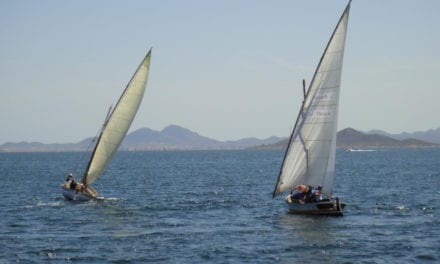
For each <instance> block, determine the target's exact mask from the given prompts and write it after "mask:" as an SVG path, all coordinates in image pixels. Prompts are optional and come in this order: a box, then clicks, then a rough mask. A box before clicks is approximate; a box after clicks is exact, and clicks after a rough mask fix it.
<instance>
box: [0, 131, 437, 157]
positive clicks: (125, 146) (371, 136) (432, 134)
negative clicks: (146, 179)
mask: <svg viewBox="0 0 440 264" xmlns="http://www.w3.org/2000/svg"><path fill="white" fill-rule="evenodd" d="M396 137H398V138H396ZM420 137H423V138H426V139H427V140H420V139H419V138H420ZM436 139H439V141H437V142H436ZM92 141H93V138H87V139H84V140H82V141H80V142H78V143H67V144H43V143H39V142H19V143H5V144H3V145H0V152H49V151H53V152H56V151H85V150H87V149H88V148H89V146H91V145H92V144H93V143H94V142H92ZM428 141H429V142H428ZM287 143H288V139H287V138H284V139H283V138H279V137H269V138H266V139H258V138H243V139H240V140H235V141H219V140H215V139H211V138H208V137H205V136H201V135H199V134H197V133H196V132H193V131H191V130H189V129H186V128H183V127H180V126H176V125H170V126H168V127H166V128H164V129H163V130H162V131H155V130H152V129H149V128H141V129H138V130H136V131H133V132H132V133H129V134H128V135H127V136H126V137H125V139H124V141H123V142H122V144H121V147H120V149H121V150H129V151H136V150H209V149H285V147H286V146H287ZM337 146H338V147H343V148H367V147H375V148H378V147H435V146H440V128H439V129H436V130H429V131H427V132H417V133H414V134H409V133H402V134H399V135H398V136H396V135H391V134H387V133H386V132H383V131H378V130H375V131H370V132H367V133H365V132H361V131H357V130H355V129H352V128H346V129H343V130H341V131H339V132H338V134H337Z"/></svg>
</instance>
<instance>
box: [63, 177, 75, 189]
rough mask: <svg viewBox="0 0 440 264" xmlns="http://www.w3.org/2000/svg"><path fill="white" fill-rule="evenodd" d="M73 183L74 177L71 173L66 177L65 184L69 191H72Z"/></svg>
mask: <svg viewBox="0 0 440 264" xmlns="http://www.w3.org/2000/svg"><path fill="white" fill-rule="evenodd" d="M72 182H73V175H72V173H69V174H68V175H67V177H66V181H65V182H64V187H65V188H67V189H70V188H71V186H72Z"/></svg>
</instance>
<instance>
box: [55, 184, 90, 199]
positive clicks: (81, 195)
mask: <svg viewBox="0 0 440 264" xmlns="http://www.w3.org/2000/svg"><path fill="white" fill-rule="evenodd" d="M61 189H62V193H63V196H64V198H66V199H67V200H72V201H89V200H91V199H94V198H96V197H97V195H98V192H96V190H94V189H93V190H92V189H91V188H90V187H87V189H86V190H87V191H85V192H78V191H76V190H72V189H69V188H66V187H64V186H62V187H61Z"/></svg>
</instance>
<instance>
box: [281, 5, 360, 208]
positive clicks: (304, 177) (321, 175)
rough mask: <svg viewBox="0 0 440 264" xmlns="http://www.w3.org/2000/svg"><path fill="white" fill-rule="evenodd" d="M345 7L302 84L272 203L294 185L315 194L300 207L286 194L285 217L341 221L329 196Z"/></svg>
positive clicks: (299, 202)
mask: <svg viewBox="0 0 440 264" xmlns="http://www.w3.org/2000/svg"><path fill="white" fill-rule="evenodd" d="M350 2H351V1H350ZM350 2H349V3H348V4H347V6H346V8H345V10H344V12H343V14H342V16H341V18H340V19H339V22H338V24H337V25H336V28H335V29H334V31H333V34H332V36H331V38H330V40H329V42H328V43H327V46H326V48H325V50H324V54H323V55H322V57H321V60H320V62H319V64H318V67H317V68H316V70H315V73H314V76H313V79H312V81H311V83H310V85H309V88H308V89H307V90H306V85H305V81H303V92H304V101H303V103H302V106H301V109H300V111H299V114H298V117H297V119H296V122H295V126H294V129H293V131H292V134H291V136H290V139H289V143H288V146H287V148H286V152H285V155H284V159H283V163H282V166H281V169H280V173H279V175H278V180H277V182H276V184H275V189H274V191H273V197H275V196H277V195H280V194H281V193H283V192H285V191H286V190H289V189H291V190H292V191H293V189H294V188H295V186H299V185H303V187H304V186H305V187H307V188H306V189H307V190H309V191H311V190H312V189H313V188H316V189H319V190H318V191H317V192H316V193H313V195H314V197H309V198H310V199H308V201H306V202H305V201H304V200H298V199H295V198H294V197H295V196H293V195H291V194H289V195H288V196H287V197H286V199H285V201H286V202H287V204H288V206H289V212H291V213H297V214H318V215H342V214H343V209H344V207H345V204H344V203H341V202H340V201H339V199H338V198H333V197H332V194H333V182H334V178H335V154H336V130H337V121H338V106H339V90H340V83H341V73H342V61H343V57H344V46H345V38H346V33H347V24H348V14H349V11H350ZM308 194H311V192H309V193H308Z"/></svg>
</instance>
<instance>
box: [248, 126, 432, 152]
mask: <svg viewBox="0 0 440 264" xmlns="http://www.w3.org/2000/svg"><path fill="white" fill-rule="evenodd" d="M287 144H288V139H285V140H282V141H280V142H277V143H276V144H270V145H260V146H257V147H254V149H284V148H285V147H286V146H287ZM336 146H337V147H339V148H391V147H393V148H395V147H438V146H440V145H439V144H436V143H431V142H426V141H422V140H418V139H413V138H406V139H403V140H398V139H394V138H392V137H389V136H385V135H383V134H370V133H363V132H361V131H358V130H355V129H353V128H346V129H343V130H341V131H339V132H338V133H337V138H336Z"/></svg>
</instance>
